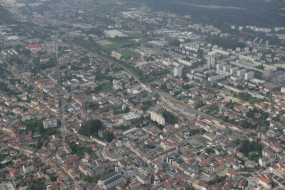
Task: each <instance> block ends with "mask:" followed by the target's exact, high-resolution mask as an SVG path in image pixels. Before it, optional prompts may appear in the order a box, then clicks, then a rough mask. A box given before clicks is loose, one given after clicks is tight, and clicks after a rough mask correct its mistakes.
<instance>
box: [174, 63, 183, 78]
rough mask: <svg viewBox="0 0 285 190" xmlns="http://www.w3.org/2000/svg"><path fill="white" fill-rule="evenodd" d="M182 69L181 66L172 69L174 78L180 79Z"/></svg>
mask: <svg viewBox="0 0 285 190" xmlns="http://www.w3.org/2000/svg"><path fill="white" fill-rule="evenodd" d="M182 69H183V67H182V66H181V65H178V66H177V67H174V77H176V76H177V77H182Z"/></svg>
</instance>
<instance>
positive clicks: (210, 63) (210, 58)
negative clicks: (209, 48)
mask: <svg viewBox="0 0 285 190" xmlns="http://www.w3.org/2000/svg"><path fill="white" fill-rule="evenodd" d="M207 64H208V66H209V67H215V65H216V56H215V55H213V54H211V52H210V53H209V54H208V56H207Z"/></svg>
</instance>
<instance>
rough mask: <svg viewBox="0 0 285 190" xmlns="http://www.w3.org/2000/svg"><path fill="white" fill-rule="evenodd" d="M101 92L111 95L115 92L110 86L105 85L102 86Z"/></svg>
mask: <svg viewBox="0 0 285 190" xmlns="http://www.w3.org/2000/svg"><path fill="white" fill-rule="evenodd" d="M102 88H103V90H104V91H106V92H109V93H112V94H115V93H116V91H115V90H114V89H113V88H112V84H105V85H103V86H102Z"/></svg>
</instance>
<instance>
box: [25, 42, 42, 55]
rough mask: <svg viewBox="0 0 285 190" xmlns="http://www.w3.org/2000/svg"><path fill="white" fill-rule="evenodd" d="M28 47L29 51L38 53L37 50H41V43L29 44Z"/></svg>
mask: <svg viewBox="0 0 285 190" xmlns="http://www.w3.org/2000/svg"><path fill="white" fill-rule="evenodd" d="M28 48H29V50H30V51H31V52H33V53H38V52H40V51H42V47H41V45H39V44H36V45H29V46H28Z"/></svg>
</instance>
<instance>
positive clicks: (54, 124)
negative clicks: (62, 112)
mask: <svg viewBox="0 0 285 190" xmlns="http://www.w3.org/2000/svg"><path fill="white" fill-rule="evenodd" d="M43 125H44V128H45V129H48V128H52V127H57V120H56V119H46V120H44V121H43Z"/></svg>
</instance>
